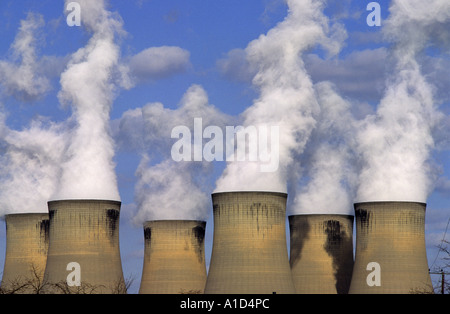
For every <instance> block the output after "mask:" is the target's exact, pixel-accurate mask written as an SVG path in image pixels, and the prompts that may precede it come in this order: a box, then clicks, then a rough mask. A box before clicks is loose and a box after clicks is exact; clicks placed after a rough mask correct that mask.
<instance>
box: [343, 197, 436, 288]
mask: <svg viewBox="0 0 450 314" xmlns="http://www.w3.org/2000/svg"><path fill="white" fill-rule="evenodd" d="M425 208H426V204H424V203H417V202H366V203H357V204H355V217H356V252H355V265H354V268H353V275H352V281H351V285H350V291H349V293H360V294H361V293H384V294H388V293H389V294H400V293H401V294H405V293H430V292H432V291H433V288H432V284H431V278H430V275H429V273H428V263H427V256H426V249H425Z"/></svg>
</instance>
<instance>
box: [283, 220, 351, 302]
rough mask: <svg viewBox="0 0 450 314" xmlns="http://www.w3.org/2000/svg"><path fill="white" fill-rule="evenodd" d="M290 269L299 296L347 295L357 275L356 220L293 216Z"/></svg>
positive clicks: (290, 221) (291, 221)
mask: <svg viewBox="0 0 450 314" xmlns="http://www.w3.org/2000/svg"><path fill="white" fill-rule="evenodd" d="M289 229H290V260H289V261H290V265H291V270H292V278H293V281H294V285H295V291H296V293H299V294H336V293H337V294H346V293H348V290H349V287H350V282H351V278H352V271H353V216H350V215H336V214H303V215H292V216H289Z"/></svg>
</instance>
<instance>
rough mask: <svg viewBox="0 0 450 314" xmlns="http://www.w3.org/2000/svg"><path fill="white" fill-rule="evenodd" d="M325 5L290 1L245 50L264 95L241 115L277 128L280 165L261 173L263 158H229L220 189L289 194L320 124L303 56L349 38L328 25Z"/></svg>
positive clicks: (333, 48) (250, 123)
mask: <svg viewBox="0 0 450 314" xmlns="http://www.w3.org/2000/svg"><path fill="white" fill-rule="evenodd" d="M325 3H326V1H321V0H318V1H314V0H295V1H293V0H292V1H287V4H288V15H287V17H286V18H285V19H284V21H282V22H280V23H279V24H278V25H276V26H275V27H274V28H272V29H271V30H269V32H268V33H267V34H266V35H261V36H260V37H259V38H258V39H256V40H254V41H252V42H250V43H249V45H248V46H247V48H246V49H245V54H246V56H247V61H248V64H249V67H250V68H251V70H252V71H255V72H256V74H255V76H254V77H253V85H254V86H255V87H256V88H258V89H259V93H260V96H259V98H258V99H256V100H255V102H254V103H253V105H252V106H251V107H249V108H248V109H247V110H246V111H245V112H244V113H243V115H242V116H243V121H244V123H243V125H244V126H245V127H247V126H254V127H256V128H258V127H260V126H266V127H268V128H271V127H273V126H278V127H279V138H278V139H276V138H275V139H272V141H271V145H273V141H274V140H278V142H279V154H278V156H279V167H278V170H277V171H274V172H261V171H260V164H262V162H250V161H249V162H242V161H236V162H230V163H228V165H227V168H226V169H225V171H224V173H223V175H222V177H221V178H219V179H218V181H217V183H216V185H217V187H216V192H224V191H245V190H260V191H261V190H265V191H278V192H287V185H288V182H289V181H290V180H296V179H298V178H297V177H298V174H297V171H296V169H297V168H298V164H297V163H298V160H297V161H296V157H298V155H299V154H301V153H302V152H303V150H304V147H305V145H306V143H307V141H308V138H309V136H310V134H311V131H312V130H313V129H314V127H315V126H316V115H317V114H318V110H319V106H318V103H317V100H316V97H315V94H314V88H313V83H312V81H311V79H310V77H309V75H308V73H307V71H306V69H305V65H304V61H303V57H304V54H305V52H306V51H307V50H308V49H311V48H314V47H316V46H317V45H321V46H322V47H324V48H325V49H326V50H327V51H328V52H329V53H330V54H335V53H337V52H338V51H339V49H340V43H341V41H342V39H343V38H344V37H345V36H346V33H345V31H344V30H343V28H342V27H340V26H339V25H333V26H332V27H330V26H329V21H328V18H327V17H326V16H325V15H324V14H323V12H322V11H323V9H324V7H325ZM269 147H270V145H269ZM271 157H272V158H273V156H271Z"/></svg>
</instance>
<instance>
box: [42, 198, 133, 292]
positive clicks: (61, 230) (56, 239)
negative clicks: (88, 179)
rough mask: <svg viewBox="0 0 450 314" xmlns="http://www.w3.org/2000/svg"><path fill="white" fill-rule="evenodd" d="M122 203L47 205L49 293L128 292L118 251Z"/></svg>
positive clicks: (63, 203) (80, 201)
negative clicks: (48, 219)
mask: <svg viewBox="0 0 450 314" xmlns="http://www.w3.org/2000/svg"><path fill="white" fill-rule="evenodd" d="M120 204H121V203H120V202H117V201H109V200H59V201H51V202H48V208H49V218H50V229H49V240H50V241H49V248H48V258H47V265H46V269H45V276H44V281H45V282H46V283H47V286H46V291H45V292H46V293H126V289H125V286H124V284H125V283H124V278H123V272H122V264H121V259H120V250H119V213H120Z"/></svg>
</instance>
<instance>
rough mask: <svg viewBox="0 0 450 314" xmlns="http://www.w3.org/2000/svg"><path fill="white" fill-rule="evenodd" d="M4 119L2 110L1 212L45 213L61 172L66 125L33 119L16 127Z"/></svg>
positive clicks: (0, 159)
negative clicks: (22, 127)
mask: <svg viewBox="0 0 450 314" xmlns="http://www.w3.org/2000/svg"><path fill="white" fill-rule="evenodd" d="M4 122H5V116H4V115H3V114H2V117H1V137H2V145H1V146H2V155H1V157H0V216H3V215H5V214H11V213H32V212H44V213H46V212H48V208H47V201H48V200H49V198H50V197H51V195H52V194H53V193H54V191H55V189H56V182H57V181H58V177H59V175H60V168H59V164H60V162H61V158H62V155H63V152H64V149H65V145H66V144H65V143H66V141H67V138H66V133H65V129H66V126H65V125H63V124H54V123H49V122H48V121H46V120H45V119H44V120H40V119H36V120H34V121H33V122H32V123H31V125H30V127H29V128H27V129H23V130H21V131H16V130H11V129H9V128H8V127H7V126H6V125H5V124H4ZM44 125H47V126H44Z"/></svg>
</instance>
